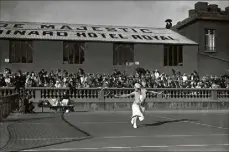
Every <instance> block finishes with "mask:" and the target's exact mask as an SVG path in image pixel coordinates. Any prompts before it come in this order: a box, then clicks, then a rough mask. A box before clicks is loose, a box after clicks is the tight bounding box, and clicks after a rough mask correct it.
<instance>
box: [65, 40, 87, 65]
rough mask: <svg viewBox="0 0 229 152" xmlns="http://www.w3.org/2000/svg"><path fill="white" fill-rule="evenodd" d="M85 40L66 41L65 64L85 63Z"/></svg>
mask: <svg viewBox="0 0 229 152" xmlns="http://www.w3.org/2000/svg"><path fill="white" fill-rule="evenodd" d="M84 49H85V43H84V42H64V48H63V62H64V64H83V63H84V61H85V60H84Z"/></svg>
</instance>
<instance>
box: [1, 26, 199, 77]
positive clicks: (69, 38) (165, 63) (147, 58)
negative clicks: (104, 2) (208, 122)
mask: <svg viewBox="0 0 229 152" xmlns="http://www.w3.org/2000/svg"><path fill="white" fill-rule="evenodd" d="M197 52H198V45H197V43H195V42H194V41H192V40H190V39H188V38H186V37H184V36H182V35H180V34H178V33H176V32H174V31H172V30H169V29H163V28H161V29H158V28H157V29H156V28H145V27H113V26H94V25H72V24H51V23H49V24H48V23H24V22H21V23H18V22H0V70H1V71H3V70H4V69H5V68H10V69H12V71H16V70H19V69H20V70H23V71H40V70H41V69H45V70H49V71H51V70H53V71H55V70H57V69H66V70H68V71H70V72H76V71H77V70H78V68H83V69H84V70H85V71H86V72H90V73H110V72H112V71H113V69H114V68H116V69H119V70H121V71H123V70H125V71H126V72H127V73H132V72H133V69H135V68H137V67H142V68H146V69H149V70H155V69H158V70H160V71H163V72H166V73H168V74H169V73H171V72H172V71H171V69H176V70H180V71H182V72H190V71H193V70H197Z"/></svg>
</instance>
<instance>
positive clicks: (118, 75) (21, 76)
mask: <svg viewBox="0 0 229 152" xmlns="http://www.w3.org/2000/svg"><path fill="white" fill-rule="evenodd" d="M172 73H173V74H172V75H167V74H165V73H161V72H160V71H158V70H154V71H149V70H145V69H142V68H137V69H136V70H135V72H134V73H133V74H132V75H127V74H126V73H125V72H120V71H118V70H116V69H115V70H114V71H113V73H111V74H92V73H85V72H84V70H83V69H79V70H78V72H76V73H68V72H67V71H66V70H57V71H56V72H54V71H51V72H47V71H45V70H44V69H42V70H41V71H40V72H38V73H36V72H22V71H20V70H19V71H17V72H15V73H13V72H11V70H10V69H7V68H6V69H5V71H4V72H3V73H2V74H1V73H0V87H16V88H21V87H56V88H66V87H70V88H95V87H112V88H132V87H133V86H134V84H135V83H136V82H141V81H145V82H146V84H147V87H148V88H229V76H228V75H223V76H209V75H206V76H203V77H200V76H199V74H198V73H197V72H196V71H193V72H192V73H190V74H186V73H181V72H179V71H175V70H172Z"/></svg>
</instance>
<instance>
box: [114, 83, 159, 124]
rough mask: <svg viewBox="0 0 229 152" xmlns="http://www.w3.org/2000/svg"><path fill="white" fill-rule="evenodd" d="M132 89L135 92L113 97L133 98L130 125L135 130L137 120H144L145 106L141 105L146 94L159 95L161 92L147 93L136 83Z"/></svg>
mask: <svg viewBox="0 0 229 152" xmlns="http://www.w3.org/2000/svg"><path fill="white" fill-rule="evenodd" d="M143 85H145V82H143ZM134 89H135V91H134V92H132V93H130V94H123V95H120V96H117V95H115V97H116V98H126V97H130V96H134V102H133V104H132V118H131V124H132V125H133V127H134V128H137V119H139V121H143V120H144V115H143V112H144V111H145V106H144V105H143V103H144V102H145V99H146V94H147V93H156V94H161V93H162V92H160V93H158V92H155V91H147V90H146V89H145V88H141V85H140V84H139V83H136V84H135V85H134ZM142 105H143V106H142Z"/></svg>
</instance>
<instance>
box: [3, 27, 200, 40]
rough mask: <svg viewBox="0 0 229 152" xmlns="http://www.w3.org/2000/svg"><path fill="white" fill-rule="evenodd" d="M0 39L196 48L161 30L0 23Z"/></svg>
mask: <svg viewBox="0 0 229 152" xmlns="http://www.w3.org/2000/svg"><path fill="white" fill-rule="evenodd" d="M0 38H20V39H48V40H81V41H108V42H133V43H172V44H196V43H195V42H193V41H191V40H189V39H187V38H185V37H183V36H181V35H180V34H178V33H176V32H174V31H172V30H169V29H163V28H141V27H114V26H112V27H111V26H93V25H70V24H68V25H66V24H43V23H12V22H11V23H7V22H0Z"/></svg>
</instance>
